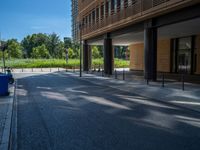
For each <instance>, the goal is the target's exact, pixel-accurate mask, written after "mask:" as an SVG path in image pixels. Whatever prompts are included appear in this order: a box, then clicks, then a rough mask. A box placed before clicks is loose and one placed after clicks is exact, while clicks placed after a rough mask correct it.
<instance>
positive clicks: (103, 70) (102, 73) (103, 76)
mask: <svg viewBox="0 0 200 150" xmlns="http://www.w3.org/2000/svg"><path fill="white" fill-rule="evenodd" d="M102 77H104V70H103V69H102Z"/></svg>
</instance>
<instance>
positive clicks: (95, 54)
mask: <svg viewBox="0 0 200 150" xmlns="http://www.w3.org/2000/svg"><path fill="white" fill-rule="evenodd" d="M92 57H93V58H94V59H96V58H101V55H100V52H99V49H98V47H97V46H92Z"/></svg>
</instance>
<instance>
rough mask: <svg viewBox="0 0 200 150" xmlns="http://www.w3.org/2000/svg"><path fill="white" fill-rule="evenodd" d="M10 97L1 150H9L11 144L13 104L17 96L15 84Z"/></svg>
mask: <svg viewBox="0 0 200 150" xmlns="http://www.w3.org/2000/svg"><path fill="white" fill-rule="evenodd" d="M9 91H10V96H9V97H8V98H7V99H8V101H9V106H8V111H7V114H6V117H5V118H6V121H5V125H4V129H3V135H2V141H1V144H0V150H8V149H9V143H10V133H11V124H12V115H13V102H14V96H15V83H14V85H13V86H11V87H10V88H9Z"/></svg>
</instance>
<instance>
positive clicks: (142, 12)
mask: <svg viewBox="0 0 200 150" xmlns="http://www.w3.org/2000/svg"><path fill="white" fill-rule="evenodd" d="M194 2H196V3H198V0H135V1H134V2H133V1H131V2H130V1H129V2H128V3H127V4H124V5H123V7H122V6H120V8H117V10H116V11H113V12H112V13H111V14H109V15H108V14H105V15H104V17H101V18H99V19H96V20H95V21H94V20H93V21H92V22H91V23H88V24H85V25H84V27H83V29H82V33H83V37H85V38H88V37H91V36H94V35H97V34H100V33H101V34H102V33H104V32H110V31H112V30H114V29H117V28H119V27H121V26H124V25H127V24H130V23H134V22H137V21H141V20H144V19H146V18H148V17H152V16H156V15H159V14H161V13H163V12H165V11H167V10H169V9H171V8H176V7H177V6H179V7H182V6H185V4H191V3H194Z"/></svg>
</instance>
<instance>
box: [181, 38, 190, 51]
mask: <svg viewBox="0 0 200 150" xmlns="http://www.w3.org/2000/svg"><path fill="white" fill-rule="evenodd" d="M191 48H192V39H191V37H187V38H180V39H179V49H185V50H190V49H191Z"/></svg>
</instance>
